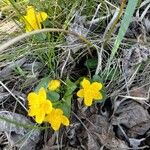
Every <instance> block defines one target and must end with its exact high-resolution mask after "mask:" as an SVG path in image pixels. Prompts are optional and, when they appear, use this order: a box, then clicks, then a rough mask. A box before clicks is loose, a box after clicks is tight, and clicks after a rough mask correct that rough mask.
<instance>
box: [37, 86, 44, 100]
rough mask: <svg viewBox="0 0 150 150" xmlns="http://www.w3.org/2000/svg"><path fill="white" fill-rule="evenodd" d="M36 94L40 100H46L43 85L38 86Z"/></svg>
mask: <svg viewBox="0 0 150 150" xmlns="http://www.w3.org/2000/svg"><path fill="white" fill-rule="evenodd" d="M38 95H39V97H40V98H41V100H46V91H45V89H44V88H43V87H41V88H40V90H39V93H38Z"/></svg>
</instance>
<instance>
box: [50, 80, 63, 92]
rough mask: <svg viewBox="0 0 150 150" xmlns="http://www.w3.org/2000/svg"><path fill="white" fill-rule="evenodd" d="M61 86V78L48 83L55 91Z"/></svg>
mask: <svg viewBox="0 0 150 150" xmlns="http://www.w3.org/2000/svg"><path fill="white" fill-rule="evenodd" d="M59 87H60V81H59V80H52V81H50V82H49V84H48V89H49V90H51V91H55V90H56V89H57V88H59Z"/></svg>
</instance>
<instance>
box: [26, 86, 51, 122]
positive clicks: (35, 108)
mask: <svg viewBox="0 0 150 150" xmlns="http://www.w3.org/2000/svg"><path fill="white" fill-rule="evenodd" d="M27 99H28V104H29V112H28V115H29V116H32V117H33V116H35V121H36V122H37V123H42V122H43V121H44V119H45V115H46V114H49V113H50V112H51V111H52V103H51V101H50V100H48V99H46V91H45V89H44V88H43V87H42V88H41V89H40V90H39V92H38V94H36V93H34V92H31V93H29V94H28V97H27Z"/></svg>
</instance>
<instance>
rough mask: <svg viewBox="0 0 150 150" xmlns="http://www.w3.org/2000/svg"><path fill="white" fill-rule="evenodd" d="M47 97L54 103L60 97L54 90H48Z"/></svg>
mask: <svg viewBox="0 0 150 150" xmlns="http://www.w3.org/2000/svg"><path fill="white" fill-rule="evenodd" d="M47 98H48V99H49V100H50V101H51V102H52V103H55V102H57V101H58V100H59V99H60V95H59V94H58V93H57V92H55V91H49V90H48V92H47Z"/></svg>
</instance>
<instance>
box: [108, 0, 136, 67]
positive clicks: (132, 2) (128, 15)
mask: <svg viewBox="0 0 150 150" xmlns="http://www.w3.org/2000/svg"><path fill="white" fill-rule="evenodd" d="M137 5H138V0H129V2H128V5H127V7H126V10H125V14H124V17H123V20H122V22H121V25H120V28H119V33H118V35H117V38H116V41H115V43H114V47H113V49H112V52H111V56H110V59H109V62H108V63H109V64H110V63H111V61H112V59H113V57H114V56H115V54H116V52H117V50H118V48H119V46H120V44H121V42H122V40H123V38H124V35H125V33H126V31H127V29H128V27H129V24H130V22H131V19H132V16H133V13H134V12H135V9H136V6H137Z"/></svg>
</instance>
